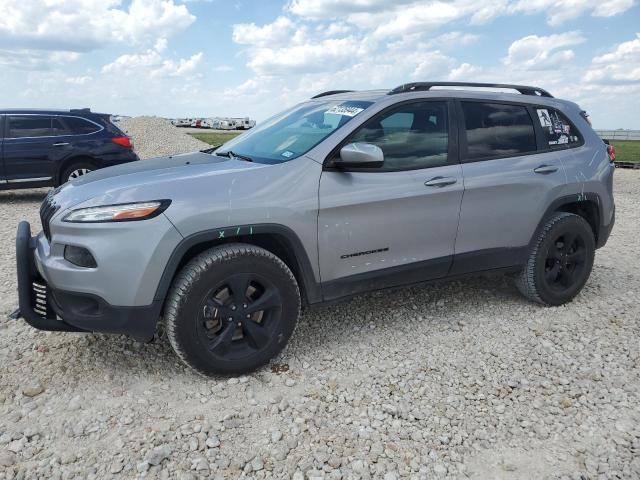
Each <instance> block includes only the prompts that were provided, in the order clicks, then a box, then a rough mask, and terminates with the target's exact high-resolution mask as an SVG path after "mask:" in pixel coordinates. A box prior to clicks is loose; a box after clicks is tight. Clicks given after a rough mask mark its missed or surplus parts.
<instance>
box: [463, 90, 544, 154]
mask: <svg viewBox="0 0 640 480" xmlns="http://www.w3.org/2000/svg"><path fill="white" fill-rule="evenodd" d="M462 111H463V113H464V122H465V130H466V136H467V161H471V162H473V161H477V160H484V159H490V158H500V157H515V156H518V155H521V154H524V153H529V152H535V151H536V150H537V145H536V136H535V131H534V127H533V121H532V120H531V116H530V115H529V112H528V111H527V108H526V107H525V106H523V105H508V104H501V103H483V102H462Z"/></svg>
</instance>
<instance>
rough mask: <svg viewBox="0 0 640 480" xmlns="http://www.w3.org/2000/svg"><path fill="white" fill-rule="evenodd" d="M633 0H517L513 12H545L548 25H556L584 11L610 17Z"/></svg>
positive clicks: (632, 2) (628, 7) (621, 10)
mask: <svg viewBox="0 0 640 480" xmlns="http://www.w3.org/2000/svg"><path fill="white" fill-rule="evenodd" d="M633 4H634V0H604V1H603V0H518V1H517V2H515V3H514V4H513V5H512V6H511V8H510V11H511V12H513V13H519V12H524V13H540V12H542V13H546V14H547V22H548V23H549V25H553V26H558V25H560V24H562V23H564V22H566V21H567V20H572V19H574V18H578V17H579V16H581V15H583V14H584V13H591V15H593V16H595V17H612V16H614V15H618V14H620V13H623V12H625V11H627V10H628V9H630V8H631V7H632V6H633Z"/></svg>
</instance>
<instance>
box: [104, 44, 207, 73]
mask: <svg viewBox="0 0 640 480" xmlns="http://www.w3.org/2000/svg"><path fill="white" fill-rule="evenodd" d="M165 48H166V45H165V44H164V43H161V44H160V45H158V44H156V48H155V49H150V50H147V51H146V52H144V53H135V54H126V55H121V56H119V57H118V58H116V59H115V60H114V61H113V62H111V63H109V64H107V65H105V66H103V67H102V73H103V74H117V75H124V76H128V75H140V71H141V70H144V71H145V72H146V74H147V75H149V76H150V77H159V76H171V77H179V76H182V75H185V74H187V73H191V72H192V71H194V70H195V69H196V68H197V67H198V65H199V64H200V63H201V61H202V58H203V55H204V54H203V53H202V52H199V53H196V54H194V55H192V56H191V57H190V58H181V59H178V60H172V59H165V58H163V56H162V55H161V53H162V51H163V50H164V49H165Z"/></svg>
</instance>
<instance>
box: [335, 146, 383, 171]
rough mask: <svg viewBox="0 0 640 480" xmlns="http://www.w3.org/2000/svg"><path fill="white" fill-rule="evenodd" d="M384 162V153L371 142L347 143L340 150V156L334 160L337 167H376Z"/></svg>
mask: <svg viewBox="0 0 640 480" xmlns="http://www.w3.org/2000/svg"><path fill="white" fill-rule="evenodd" d="M383 163H384V153H382V149H381V148H380V147H378V146H377V145H373V144H371V143H349V144H348V145H345V146H344V147H342V149H341V150H340V157H339V158H336V159H335V160H334V165H335V166H336V167H338V168H340V167H342V168H376V167H381V166H382V164H383Z"/></svg>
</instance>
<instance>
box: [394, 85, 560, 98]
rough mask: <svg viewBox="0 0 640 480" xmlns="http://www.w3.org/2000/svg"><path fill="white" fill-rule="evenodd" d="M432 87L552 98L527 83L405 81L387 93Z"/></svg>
mask: <svg viewBox="0 0 640 480" xmlns="http://www.w3.org/2000/svg"><path fill="white" fill-rule="evenodd" d="M432 87H476V88H478V87H480V88H511V89H513V90H517V91H518V92H520V93H521V94H522V95H536V96H540V97H550V98H553V95H551V94H550V93H549V92H547V91H546V90H544V89H542V88H539V87H529V86H527V85H510V84H507V83H473V82H416V83H405V84H404V85H400V86H399V87H396V88H394V89H393V90H391V91H390V92H389V93H388V95H394V94H396V93H406V92H417V91H423V90H431V88H432Z"/></svg>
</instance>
